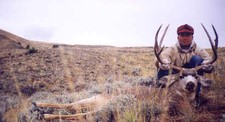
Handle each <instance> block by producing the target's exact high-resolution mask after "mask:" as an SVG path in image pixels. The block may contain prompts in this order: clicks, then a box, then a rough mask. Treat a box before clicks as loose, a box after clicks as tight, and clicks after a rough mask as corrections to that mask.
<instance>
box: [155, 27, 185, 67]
mask: <svg viewBox="0 0 225 122" xmlns="http://www.w3.org/2000/svg"><path fill="white" fill-rule="evenodd" d="M161 27H162V25H161V26H160V27H159V29H158V30H157V32H156V35H155V45H154V53H155V56H156V58H157V60H158V61H159V63H161V64H165V63H164V62H163V61H162V60H161V58H160V54H161V53H162V51H163V49H164V46H163V47H162V42H163V39H164V37H165V35H166V32H167V30H168V28H169V25H167V27H166V28H165V30H164V33H163V35H162V37H161V40H160V43H159V45H158V35H159V31H160V29H161ZM170 67H171V68H174V69H176V70H179V71H181V70H182V68H181V67H177V66H174V65H170Z"/></svg>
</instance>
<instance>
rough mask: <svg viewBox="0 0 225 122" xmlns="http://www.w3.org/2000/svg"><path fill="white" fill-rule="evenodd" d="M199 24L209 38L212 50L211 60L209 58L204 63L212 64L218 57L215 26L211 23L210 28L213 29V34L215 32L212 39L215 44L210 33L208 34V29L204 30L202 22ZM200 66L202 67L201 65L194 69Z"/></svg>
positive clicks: (197, 68)
mask: <svg viewBox="0 0 225 122" xmlns="http://www.w3.org/2000/svg"><path fill="white" fill-rule="evenodd" d="M201 25H202V27H203V29H204V31H205V33H206V35H207V37H208V38H209V42H210V45H211V48H212V51H213V58H212V60H210V61H209V62H206V63H205V64H213V63H214V62H215V61H216V60H217V58H218V55H217V48H218V34H217V32H216V29H215V27H214V26H213V25H212V28H213V31H214V34H215V39H214V43H215V44H213V41H212V38H211V37H210V35H209V33H208V31H207V30H206V28H205V26H204V25H203V24H202V23H201ZM201 68H202V65H200V66H197V67H195V69H196V70H199V69H201Z"/></svg>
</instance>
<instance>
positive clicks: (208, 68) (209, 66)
mask: <svg viewBox="0 0 225 122" xmlns="http://www.w3.org/2000/svg"><path fill="white" fill-rule="evenodd" d="M213 69H214V66H213V65H212V64H202V70H203V71H204V72H206V73H211V72H212V71H213Z"/></svg>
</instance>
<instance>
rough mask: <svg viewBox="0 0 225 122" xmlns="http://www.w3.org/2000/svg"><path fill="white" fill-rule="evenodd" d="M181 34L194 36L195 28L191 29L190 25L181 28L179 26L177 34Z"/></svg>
mask: <svg viewBox="0 0 225 122" xmlns="http://www.w3.org/2000/svg"><path fill="white" fill-rule="evenodd" d="M180 33H191V34H194V29H193V27H191V26H190V25H188V24H185V25H181V26H179V27H178V28H177V34H180Z"/></svg>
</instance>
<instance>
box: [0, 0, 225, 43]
mask: <svg viewBox="0 0 225 122" xmlns="http://www.w3.org/2000/svg"><path fill="white" fill-rule="evenodd" d="M224 9H225V0H184V1H183V0H0V29H3V30H6V31H9V32H11V33H14V34H16V35H19V36H21V37H24V38H26V39H29V40H36V41H45V42H55V43H64V44H87V45H111V46H120V47H121V46H152V45H153V44H154V36H155V33H156V31H157V29H158V27H159V26H160V25H161V24H163V29H164V28H165V27H166V25H167V24H170V27H169V29H168V32H167V35H166V37H165V39H164V45H166V46H170V45H172V44H174V43H176V42H177V35H176V29H177V27H178V26H179V25H181V24H185V23H187V24H190V25H191V26H193V27H194V29H195V34H194V40H195V42H197V43H198V44H199V45H201V46H202V47H209V46H210V44H209V42H208V38H207V36H206V34H205V32H204V30H203V29H202V27H201V23H203V24H204V25H205V26H206V28H207V29H208V31H209V32H210V34H211V36H212V38H214V33H213V32H212V28H211V24H213V25H214V26H215V28H216V29H217V32H218V34H219V41H220V42H219V46H220V47H225V34H224V33H225V14H224V12H225V10H224ZM161 32H163V30H162V31H161Z"/></svg>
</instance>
